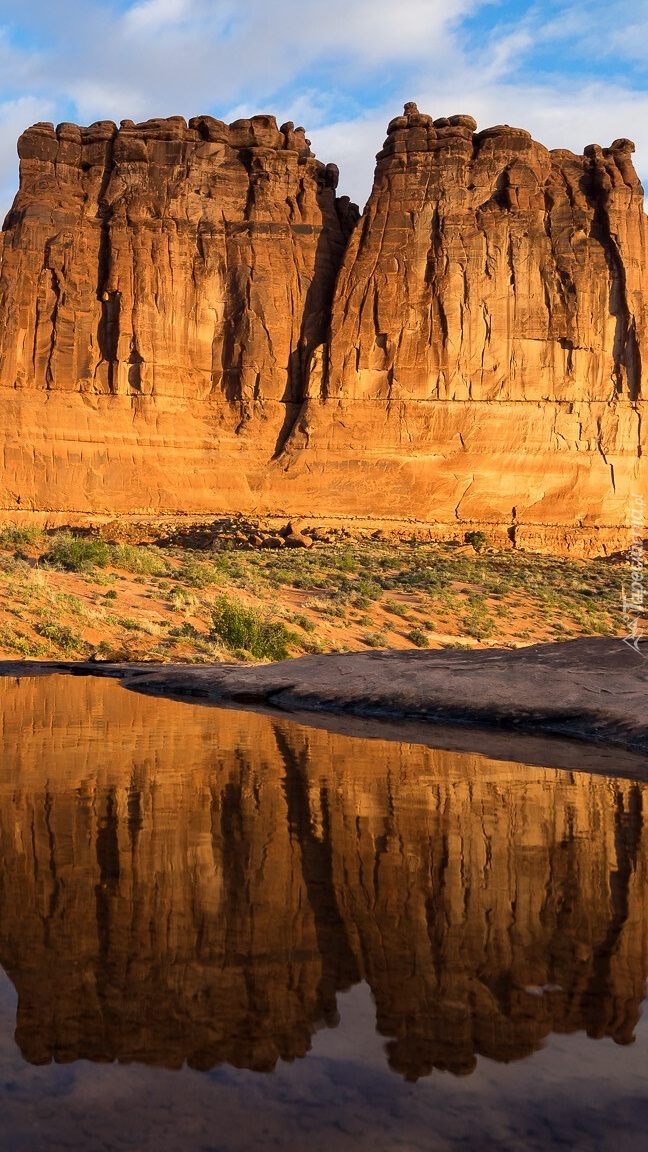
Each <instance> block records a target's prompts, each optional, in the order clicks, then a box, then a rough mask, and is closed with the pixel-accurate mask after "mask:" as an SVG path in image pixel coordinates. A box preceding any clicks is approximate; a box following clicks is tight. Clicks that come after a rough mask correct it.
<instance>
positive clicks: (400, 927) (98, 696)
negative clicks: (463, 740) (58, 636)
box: [0, 677, 648, 1079]
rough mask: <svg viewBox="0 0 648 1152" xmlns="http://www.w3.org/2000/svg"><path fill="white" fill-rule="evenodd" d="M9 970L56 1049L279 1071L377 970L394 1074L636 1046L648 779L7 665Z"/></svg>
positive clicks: (382, 1025) (35, 1041)
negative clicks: (186, 700)
mask: <svg viewBox="0 0 648 1152" xmlns="http://www.w3.org/2000/svg"><path fill="white" fill-rule="evenodd" d="M0 692H1V706H2V756H1V759H0V963H1V964H2V966H3V967H4V968H5V969H6V971H7V973H8V974H9V976H10V977H11V979H12V981H13V983H14V984H15V987H16V989H17V991H18V996H19V1001H18V1011H17V1029H16V1038H17V1041H18V1043H19V1045H20V1047H21V1049H22V1051H23V1054H24V1056H25V1057H26V1058H27V1059H28V1060H29V1061H31V1062H33V1063H46V1062H49V1061H51V1060H56V1061H69V1060H74V1059H79V1058H84V1059H90V1060H97V1061H105V1060H113V1059H119V1060H122V1061H126V1060H138V1061H142V1062H145V1063H148V1064H157V1065H164V1066H169V1067H177V1066H180V1065H181V1064H182V1063H183V1062H184V1061H188V1063H189V1064H190V1065H192V1066H194V1067H198V1068H208V1067H211V1066H213V1065H215V1064H217V1063H220V1062H223V1061H226V1062H229V1063H231V1064H234V1065H236V1066H239V1067H245V1068H251V1069H259V1070H267V1069H271V1068H272V1067H273V1066H274V1065H275V1063H276V1062H277V1060H279V1059H291V1058H293V1057H296V1056H303V1055H305V1053H306V1052H307V1051H308V1049H309V1047H310V1042H311V1036H312V1033H313V1031H314V1029H315V1028H316V1027H317V1026H318V1025H321V1023H322V1021H324V1022H325V1023H326V1024H328V1025H335V1023H336V1019H337V1016H336V994H337V993H338V992H340V991H341V990H344V989H347V988H349V987H350V986H351V985H353V984H354V983H356V982H358V981H360V980H366V981H367V982H368V983H369V985H370V987H371V990H372V993H373V996H374V999H375V1004H376V1018H377V1026H378V1029H379V1031H380V1033H381V1034H382V1035H383V1036H385V1037H386V1038H387V1054H388V1060H389V1063H390V1065H391V1066H392V1068H394V1069H395V1070H396V1071H398V1072H399V1073H402V1074H403V1075H405V1076H407V1077H409V1078H412V1079H414V1078H417V1077H419V1076H422V1075H425V1074H428V1073H430V1072H431V1071H432V1070H433V1069H434V1068H446V1069H450V1070H451V1071H453V1072H455V1073H468V1072H470V1071H471V1070H472V1069H473V1068H474V1066H475V1063H476V1057H477V1056H478V1055H480V1054H482V1055H487V1056H490V1057H491V1058H493V1059H495V1060H506V1061H508V1060H515V1059H519V1058H522V1057H524V1056H527V1055H529V1054H530V1053H532V1052H533V1051H534V1050H535V1049H537V1048H538V1047H539V1046H540V1045H541V1044H542V1041H543V1039H544V1038H545V1037H546V1036H547V1035H548V1034H549V1033H550V1032H552V1031H556V1032H571V1031H576V1030H585V1031H586V1032H587V1033H588V1034H589V1035H590V1036H592V1037H601V1036H611V1037H612V1038H613V1039H614V1040H616V1041H617V1042H618V1043H622V1044H623V1043H629V1042H630V1041H631V1040H632V1037H633V1030H634V1027H635V1025H636V1022H637V1020H638V1017H639V1006H640V1003H641V1001H642V999H643V997H644V995H645V981H646V976H647V974H648V945H647V940H648V931H647V927H648V884H647V880H648V855H647V837H646V831H645V827H644V821H643V806H644V803H645V788H644V787H643V786H641V785H638V784H635V783H630V782H625V781H622V780H610V779H606V778H604V777H590V776H588V775H586V774H585V773H583V774H572V773H567V772H559V771H553V770H549V769H546V770H541V769H537V768H530V767H528V766H525V765H522V764H512V763H497V762H493V761H488V760H486V759H484V758H481V757H479V756H474V755H468V754H457V753H448V752H440V751H435V750H430V749H427V748H423V747H420V746H416V745H404V744H395V743H388V742H382V741H378V740H360V739H356V738H350V737H346V736H339V735H335V734H332V733H328V732H325V731H317V730H311V729H307V728H304V727H300V726H298V725H296V724H293V723H290V722H287V721H283V720H274V719H272V718H269V717H266V716H260V715H255V714H254V713H240V712H234V711H220V710H216V709H208V708H196V707H190V706H185V705H182V704H177V703H174V702H171V701H163V700H152V699H147V698H145V697H140V696H137V695H136V694H134V693H129V692H126V691H124V690H123V689H121V688H120V687H119V686H117V685H116V684H114V683H112V682H108V681H103V680H93V679H83V680H77V679H72V678H64V677H43V678H39V679H31V680H30V679H23V680H20V681H18V680H16V681H8V680H4V681H2V683H1V684H0Z"/></svg>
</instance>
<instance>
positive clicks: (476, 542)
mask: <svg viewBox="0 0 648 1152" xmlns="http://www.w3.org/2000/svg"><path fill="white" fill-rule="evenodd" d="M464 540H465V541H466V544H472V546H473V548H474V549H475V552H481V551H482V550H483V549H484V548H486V547H487V545H488V544H490V540H489V538H488V536H487V535H486V533H485V532H481V531H477V532H466V535H465V536H464Z"/></svg>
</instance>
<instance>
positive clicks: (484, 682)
mask: <svg viewBox="0 0 648 1152" xmlns="http://www.w3.org/2000/svg"><path fill="white" fill-rule="evenodd" d="M19 668H20V669H22V670H23V671H22V672H18V669H19ZM55 670H56V671H67V672H74V673H77V674H83V675H88V674H93V675H103V676H106V675H108V676H115V677H118V678H119V679H120V680H121V681H122V683H123V684H124V686H125V687H129V688H135V689H137V690H138V691H144V692H147V693H152V694H156V695H167V696H173V697H176V698H180V699H196V698H198V699H202V700H205V701H206V702H207V701H208V702H213V703H220V704H230V705H231V704H239V705H246V706H255V707H262V706H265V707H272V708H279V709H281V710H283V711H286V712H291V713H310V712H318V713H328V714H333V715H337V716H340V715H342V716H347V717H348V716H355V717H366V718H379V719H384V720H392V721H394V720H397V721H403V720H405V721H417V722H418V725H417V727H419V726H420V724H421V722H423V723H425V724H430V723H433V724H437V725H438V724H462V725H466V724H472V725H479V726H482V727H487V728H491V729H492V728H498V729H500V730H501V729H504V730H508V731H516V732H530V733H536V734H539V733H542V734H553V735H557V736H563V737H564V736H568V737H576V738H578V739H581V740H588V741H594V742H597V743H599V744H608V745H613V746H614V745H615V746H617V747H620V748H625V749H628V750H631V751H633V752H636V753H639V754H640V755H648V641H644V642H642V643H640V644H638V645H637V648H632V647H630V646H629V645H628V644H626V643H625V642H624V641H622V640H620V639H608V638H598V637H597V638H591V639H585V640H571V641H566V642H564V643H558V644H536V645H533V646H531V647H528V648H519V649H516V650H508V649H501V650H500V649H488V650H486V651H484V650H481V651H471V652H466V651H458V650H444V651H441V652H437V651H435V652H396V651H372V652H351V653H344V654H333V655H327V656H302V657H299V658H297V659H293V660H285V661H282V662H281V663H278V664H263V665H254V666H251V665H241V664H215V665H209V666H204V665H200V666H195V665H166V666H164V667H154V666H151V665H105V664H100V663H84V664H67V663H66V664H64V663H61V664H56V665H53V664H47V665H42V664H36V665H34V664H30V663H28V662H27V661H24V662H20V664H18V663H17V662H12V663H8V662H7V663H4V664H0V673H2V674H5V675H9V674H13V675H16V674H19V675H20V674H22V675H30V674H31V675H33V674H34V671H38V672H45V671H50V672H52V671H55Z"/></svg>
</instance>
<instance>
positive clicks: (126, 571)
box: [0, 525, 626, 663]
mask: <svg viewBox="0 0 648 1152" xmlns="http://www.w3.org/2000/svg"><path fill="white" fill-rule="evenodd" d="M112 530H113V535H114V534H115V532H116V531H117V530H116V529H115V526H114V525H113V526H112ZM123 535H124V538H123V539H118V540H117V541H115V540H113V541H112V542H110V541H107V540H104V539H100V537H99V534H96V535H93V534H89V533H75V532H72V531H70V530H69V529H65V530H61V531H58V532H49V533H41V532H39V531H38V530H35V529H20V528H13V527H7V528H5V529H0V590H1V593H2V595H1V598H0V605H1V606H0V655H2V656H5V657H8V658H15V657H16V656H21V657H22V656H24V657H34V658H39V659H45V658H50V659H51V658H57V657H58V658H66V659H84V658H89V657H94V658H96V659H119V660H152V661H156V662H162V663H164V662H168V661H183V662H207V661H212V660H215V659H222V658H229V659H231V658H232V656H234V658H236V659H252V658H255V659H259V658H260V659H268V658H273V657H278V656H280V655H282V654H285V653H289V654H292V655H299V654H302V653H306V652H330V651H345V650H359V649H363V648H365V649H366V648H368V647H372V648H375V647H392V648H401V649H407V648H409V649H414V648H427V647H430V648H440V647H456V646H461V647H492V646H499V647H502V646H504V647H515V646H517V645H520V644H528V643H533V642H536V641H548V640H557V639H567V638H570V637H576V636H584V635H589V636H591V635H601V634H621V633H622V631H623V622H622V619H621V583H622V580H623V578H624V576H625V575H626V566H625V564H624V563H623V562H613V561H602V560H594V561H573V560H568V559H553V558H551V557H547V556H538V555H533V554H529V553H520V552H514V551H505V552H504V551H503V552H496V551H493V550H491V549H488V548H485V546H483V543H482V542H481V541H480V549H481V550H480V551H479V552H477V551H474V550H471V551H470V552H467V550H466V548H465V547H461V548H460V547H457V546H456V545H453V544H446V545H442V544H422V543H420V542H415V541H410V542H408V541H406V540H398V539H391V540H386V539H380V540H373V539H367V538H357V539H353V538H351V537H350V536H348V537H347V538H346V539H343V540H341V541H340V542H339V543H324V544H321V545H320V544H318V545H316V546H314V547H313V548H312V549H310V550H305V549H304V550H300V549H295V550H292V549H282V550H280V551H272V550H267V549H256V548H250V547H248V546H246V545H245V544H242V545H241V546H240V547H237V546H234V545H233V544H232V542H231V540H229V539H221V538H220V536H219V534H218V532H217V531H215V530H211V531H209V530H208V526H205V527H204V528H199V529H196V530H195V531H194V532H189V531H178V532H176V533H171V534H169V532H168V529H167V530H166V534H163V533H162V532H161V531H160V532H159V533H157V534H156V532H155V529H153V528H151V527H150V526H143V527H141V528H138V527H136V526H130V527H129V528H128V529H126V528H124V532H123ZM224 606H229V607H227V610H226V609H225V607H224ZM246 628H247V631H246ZM264 629H265V631H264ZM264 636H265V638H266V639H265V640H263V639H262V638H263V637H264ZM241 637H243V640H245V638H246V637H247V641H246V643H247V647H246V643H243V642H242V640H241ZM264 644H265V645H266V646H265V647H264Z"/></svg>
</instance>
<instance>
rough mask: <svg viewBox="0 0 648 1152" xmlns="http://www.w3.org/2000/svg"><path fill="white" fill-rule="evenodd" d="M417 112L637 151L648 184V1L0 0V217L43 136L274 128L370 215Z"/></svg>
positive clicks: (562, 143) (564, 143) (561, 141)
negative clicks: (377, 173) (402, 120)
mask: <svg viewBox="0 0 648 1152" xmlns="http://www.w3.org/2000/svg"><path fill="white" fill-rule="evenodd" d="M405 100H416V101H417V102H418V104H419V107H420V108H421V110H422V111H425V112H430V113H432V114H433V115H434V116H446V115H452V114H453V113H455V112H469V113H471V114H472V115H473V116H475V117H476V119H477V120H478V122H479V125H480V127H487V126H488V125H491V124H498V123H509V124H515V125H519V126H521V127H525V128H528V129H530V130H531V131H532V132H533V134H534V135H535V136H536V138H537V139H539V140H541V141H542V142H543V143H545V144H547V145H548V146H549V147H568V148H572V149H574V150H577V151H579V152H580V151H582V149H583V147H584V146H585V145H586V144H590V143H594V142H595V143H599V144H603V145H606V144H609V143H611V141H612V140H613V139H615V137H617V136H630V137H631V138H632V139H634V140H635V141H636V143H637V156H636V163H637V167H638V169H639V172H640V175H641V176H642V177H643V179H644V182H645V183H646V184H648V3H647V0H571V2H570V0H560V2H558V0H538V2H536V3H529V2H528V0H399V2H398V3H396V2H395V0H324V2H323V0H274V2H272V0H136V2H135V3H133V2H132V0H65V2H64V3H58V2H57V0H20V3H18V4H17V3H16V0H12V2H11V3H6V2H5V0H0V208H1V209H6V208H7V207H8V205H9V203H10V202H11V199H12V196H13V193H14V191H15V187H16V180H17V162H16V149H15V142H16V138H17V136H18V135H19V133H20V131H21V130H22V129H23V128H24V127H26V126H27V125H28V124H30V123H33V122H34V121H36V120H52V121H53V122H54V123H57V122H58V121H61V120H74V121H76V122H77V123H81V124H89V123H91V122H92V121H93V120H100V119H113V120H116V121H119V120H121V119H122V118H131V119H135V120H140V119H145V118H147V117H149V116H170V115H174V114H175V115H177V114H182V115H184V116H186V117H187V118H189V117H190V116H193V115H196V114H198V113H200V112H209V113H211V114H212V115H214V116H217V117H219V118H221V119H224V120H230V121H231V120H234V119H236V118H237V117H239V116H245V115H250V114H252V113H254V112H272V113H274V114H275V115H276V116H277V118H278V120H279V123H281V122H282V121H283V120H294V121H295V122H296V123H299V124H304V125H305V126H306V128H307V130H308V135H309V136H310V138H311V140H312V142H313V148H314V150H315V151H316V153H317V155H318V156H319V157H320V158H321V159H322V160H325V161H328V160H334V161H335V162H336V163H338V164H339V165H340V168H341V170H342V178H341V181H340V185H341V187H340V191H341V192H347V193H348V194H349V195H351V196H352V198H353V199H356V200H358V201H359V202H360V203H361V204H362V203H364V201H365V200H366V197H367V195H368V193H369V189H370V186H371V177H372V172H373V163H374V154H375V153H376V152H377V151H378V149H379V148H380V146H381V144H382V140H383V137H384V130H385V127H386V124H387V121H388V120H390V119H391V117H392V116H394V115H396V114H397V113H398V112H399V111H401V106H402V104H403V103H404V101H405Z"/></svg>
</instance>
